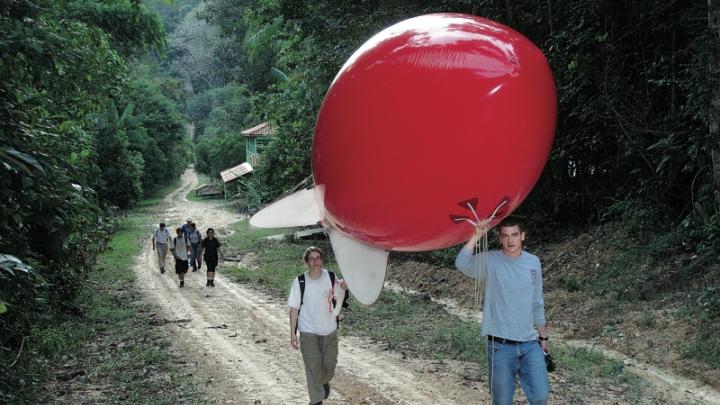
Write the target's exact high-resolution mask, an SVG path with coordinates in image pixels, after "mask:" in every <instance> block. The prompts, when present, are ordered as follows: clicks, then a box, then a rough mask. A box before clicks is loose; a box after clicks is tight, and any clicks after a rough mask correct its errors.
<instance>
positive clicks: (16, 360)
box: [8, 336, 27, 368]
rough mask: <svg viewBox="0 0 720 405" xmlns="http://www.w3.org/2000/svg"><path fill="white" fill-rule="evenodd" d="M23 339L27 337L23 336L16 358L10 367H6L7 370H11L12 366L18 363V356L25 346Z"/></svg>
mask: <svg viewBox="0 0 720 405" xmlns="http://www.w3.org/2000/svg"><path fill="white" fill-rule="evenodd" d="M25 339H27V336H23V340H22V342H20V351H19V352H18V354H17V357H15V361H13V362H12V364H11V365H10V367H8V368H11V367H12V366H14V365H15V363H17V362H18V359H20V355H21V354H22V351H23V346H25Z"/></svg>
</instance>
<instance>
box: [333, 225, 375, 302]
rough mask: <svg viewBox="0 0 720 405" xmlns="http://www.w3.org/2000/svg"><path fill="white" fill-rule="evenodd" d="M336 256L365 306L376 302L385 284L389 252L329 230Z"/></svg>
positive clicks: (352, 290)
mask: <svg viewBox="0 0 720 405" xmlns="http://www.w3.org/2000/svg"><path fill="white" fill-rule="evenodd" d="M328 234H329V235H330V243H332V247H333V251H334V252H335V259H336V260H337V264H338V267H340V271H341V272H342V275H343V278H344V279H345V281H346V282H347V285H348V288H349V289H350V292H352V294H353V297H355V299H357V300H358V301H359V302H360V303H361V304H363V305H372V304H373V303H374V302H375V301H377V299H378V297H380V293H381V292H382V289H383V285H384V284H385V270H386V268H387V261H388V251H387V250H384V249H379V248H376V247H373V246H370V245H366V244H364V243H362V242H360V241H358V240H356V239H353V238H351V237H350V236H348V235H346V234H344V233H342V232H340V231H338V230H337V229H329V230H328Z"/></svg>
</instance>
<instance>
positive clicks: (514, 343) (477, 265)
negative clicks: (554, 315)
mask: <svg viewBox="0 0 720 405" xmlns="http://www.w3.org/2000/svg"><path fill="white" fill-rule="evenodd" d="M488 224H489V221H488V220H482V221H480V223H479V224H478V232H476V233H475V235H473V236H472V237H471V238H470V240H468V241H467V243H466V244H465V246H463V248H462V250H460V253H459V254H458V256H457V258H456V259H455V266H456V267H457V268H458V270H460V271H461V272H462V273H463V274H464V275H466V276H468V277H473V278H478V279H480V280H482V281H484V283H485V290H484V299H483V320H482V332H481V333H482V335H483V336H487V337H488V346H487V359H488V360H487V361H488V374H489V377H490V378H489V385H490V396H491V398H492V403H493V405H512V400H513V394H514V392H515V381H516V378H518V377H519V379H520V386H521V387H522V389H523V391H524V392H525V397H526V398H527V400H528V402H529V403H530V404H531V405H544V404H546V403H547V400H548V395H549V391H550V386H549V383H548V370H547V366H546V364H545V355H544V353H543V352H545V353H549V347H548V330H547V327H546V325H545V304H544V300H543V291H542V268H541V265H540V260H539V259H538V258H537V257H536V256H534V255H532V254H530V253H528V252H526V251H525V250H523V242H524V241H525V226H524V225H523V224H522V222H520V220H518V219H517V218H512V217H508V218H505V219H503V220H502V221H501V222H500V225H499V237H500V245H501V249H500V250H492V251H489V252H481V253H478V254H474V249H475V246H476V244H477V241H478V238H479V237H480V236H483V235H485V234H486V233H487V232H488ZM482 263H485V264H486V266H482V265H481V264H482Z"/></svg>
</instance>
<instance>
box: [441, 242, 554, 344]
mask: <svg viewBox="0 0 720 405" xmlns="http://www.w3.org/2000/svg"><path fill="white" fill-rule="evenodd" d="M481 255H485V258H486V259H487V260H486V263H487V268H486V269H485V268H482V266H480V261H481V260H480V259H481V256H480V255H473V253H472V252H471V251H470V250H468V249H467V248H463V249H462V250H461V251H460V253H459V254H458V256H457V258H456V259H455V266H456V267H457V268H458V270H460V271H461V272H462V273H463V274H465V275H466V276H468V277H472V278H478V279H480V280H483V281H484V282H485V291H484V300H483V320H482V335H483V336H485V335H492V336H496V337H500V338H504V339H510V340H517V341H522V342H524V341H528V340H535V339H537V336H538V334H537V330H536V329H535V326H542V325H545V303H544V302H543V293H542V267H541V265H540V259H538V258H537V257H536V256H534V255H532V254H530V253H528V252H525V251H523V252H522V254H521V255H520V256H518V257H513V256H508V255H506V254H504V253H503V252H502V251H500V250H493V251H489V252H487V253H481Z"/></svg>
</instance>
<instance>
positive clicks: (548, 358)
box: [543, 350, 555, 373]
mask: <svg viewBox="0 0 720 405" xmlns="http://www.w3.org/2000/svg"><path fill="white" fill-rule="evenodd" d="M543 354H544V355H545V366H547V371H548V373H552V372H553V371H555V361H554V360H553V358H552V355H551V354H550V353H548V352H546V351H545V350H543Z"/></svg>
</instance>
